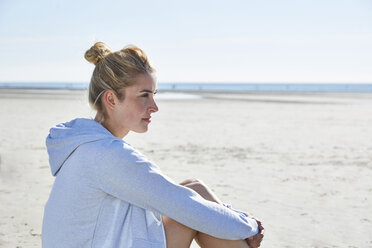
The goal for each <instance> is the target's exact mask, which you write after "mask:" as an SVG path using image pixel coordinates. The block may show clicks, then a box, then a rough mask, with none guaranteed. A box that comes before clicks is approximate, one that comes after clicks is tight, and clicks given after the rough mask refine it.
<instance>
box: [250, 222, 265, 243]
mask: <svg viewBox="0 0 372 248" xmlns="http://www.w3.org/2000/svg"><path fill="white" fill-rule="evenodd" d="M255 220H256V219H255ZM256 221H257V224H258V233H257V234H256V235H254V236H252V237H249V238H247V239H246V241H247V244H248V246H249V248H258V247H260V245H261V242H262V239H263V238H264V232H265V228H264V227H263V226H262V223H261V221H259V220H256Z"/></svg>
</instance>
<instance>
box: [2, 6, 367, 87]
mask: <svg viewBox="0 0 372 248" xmlns="http://www.w3.org/2000/svg"><path fill="white" fill-rule="evenodd" d="M97 41H103V42H105V43H106V44H107V45H109V46H110V47H111V48H112V49H113V50H120V49H121V48H123V47H124V46H126V45H128V44H134V45H137V46H139V47H140V48H142V49H143V50H144V51H145V52H146V53H147V55H148V57H149V59H150V62H151V64H152V65H153V66H154V67H155V68H156V70H157V79H158V81H159V82H225V83H228V82H246V83H260V82H265V83H372V1H370V0H348V1H344V0H280V1H278V0H229V1H226V0H224V1H219V0H205V1H202V0H187V1H177V0H156V1H145V0H136V1H133V0H132V1H126V0H121V1H112V0H111V1H110V0H106V1H102V0H101V1H95V0H81V1H72V0H63V1H62V0H61V1H57V0H48V1H45V0H44V1H41V0H32V1H30V0H0V54H1V55H0V56H1V59H0V82H89V80H90V77H91V74H92V71H93V69H94V65H92V64H89V63H88V62H87V61H86V60H85V59H84V53H85V51H86V50H87V49H89V47H90V46H92V45H93V44H94V42H97Z"/></svg>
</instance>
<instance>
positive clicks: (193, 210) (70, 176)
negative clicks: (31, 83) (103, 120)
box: [42, 119, 258, 248]
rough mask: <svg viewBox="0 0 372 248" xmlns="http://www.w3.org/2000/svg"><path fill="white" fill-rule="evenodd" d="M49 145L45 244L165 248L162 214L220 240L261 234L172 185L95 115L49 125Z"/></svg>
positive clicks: (242, 217)
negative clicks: (50, 181)
mask: <svg viewBox="0 0 372 248" xmlns="http://www.w3.org/2000/svg"><path fill="white" fill-rule="evenodd" d="M46 145H47V149H48V153H49V162H50V167H51V170H52V174H53V176H55V177H56V179H55V182H54V185H53V188H52V191H51V193H50V197H49V200H48V202H47V204H46V205H45V211H44V220H43V230H42V243H43V247H44V248H49V247H53V248H58V247H61V248H62V247H63V248H69V247H79V248H81V247H99V248H102V247H109V248H121V247H122V248H130V247H133V248H150V247H151V248H158V247H159V248H160V247H162V248H163V247H166V244H165V234H164V228H163V224H162V219H161V215H165V216H169V217H170V218H172V219H174V220H176V221H178V222H180V223H182V224H184V225H186V226H189V227H191V228H193V229H195V230H198V231H200V232H203V233H207V234H209V235H212V236H215V237H218V238H222V239H231V240H238V239H245V238H247V237H250V236H252V235H254V234H256V233H257V232H258V230H257V223H256V221H255V220H253V219H250V218H248V217H247V215H246V214H245V213H242V212H239V211H235V210H232V209H230V208H228V207H226V206H222V205H219V204H217V203H214V202H210V201H206V200H204V199H203V198H202V197H200V196H199V195H198V194H197V193H195V192H194V191H193V190H190V189H189V188H186V187H183V186H180V185H178V184H176V183H174V182H173V181H172V180H171V179H169V178H168V177H166V176H165V175H163V173H162V172H161V171H160V169H159V168H158V166H156V165H155V164H154V163H152V162H150V161H149V160H147V159H146V158H145V157H144V156H143V155H142V154H140V153H139V152H138V151H137V150H136V149H134V148H133V147H131V146H130V145H129V144H127V143H126V142H125V141H123V140H122V139H119V138H116V137H114V136H113V135H112V134H111V133H110V132H109V131H108V130H107V129H105V128H104V127H103V126H102V125H101V124H99V123H98V122H96V121H94V120H90V119H75V120H72V121H70V122H67V123H63V124H59V125H57V126H55V127H53V128H51V129H50V134H49V136H48V137H47V139H46Z"/></svg>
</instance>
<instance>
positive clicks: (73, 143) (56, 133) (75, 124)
mask: <svg viewBox="0 0 372 248" xmlns="http://www.w3.org/2000/svg"><path fill="white" fill-rule="evenodd" d="M109 137H111V138H115V137H114V136H113V135H112V134H111V133H110V132H109V131H108V130H107V129H105V128H104V127H103V126H102V125H101V124H99V123H98V122H96V121H95V120H92V119H83V118H78V119H74V120H72V121H70V122H66V123H61V124H59V125H57V126H55V127H52V128H51V129H50V131H49V135H48V137H47V138H46V147H47V151H48V154H49V164H50V169H51V171H52V175H53V176H56V175H57V173H58V171H59V170H60V169H61V167H62V166H63V164H64V162H65V161H66V159H67V158H68V157H69V156H70V155H71V154H72V153H73V152H74V151H75V150H76V148H78V147H79V146H80V145H82V144H85V143H88V142H92V141H97V140H101V139H104V138H109Z"/></svg>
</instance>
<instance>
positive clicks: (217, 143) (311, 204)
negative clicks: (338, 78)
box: [0, 90, 372, 247]
mask: <svg viewBox="0 0 372 248" xmlns="http://www.w3.org/2000/svg"><path fill="white" fill-rule="evenodd" d="M199 96H202V97H203V98H195V99H187V97H186V98H185V99H178V100H177V99H172V98H173V97H172V95H169V94H165V95H161V94H160V95H159V100H158V105H159V108H160V112H159V113H157V114H155V115H154V116H153V122H152V123H151V127H150V131H149V132H148V133H146V134H135V133H132V134H130V135H129V136H128V137H127V138H126V140H127V141H128V142H129V143H131V144H132V145H133V146H135V147H137V148H138V149H139V150H141V151H142V152H143V153H144V154H146V155H147V156H148V157H149V158H150V159H151V160H153V161H154V162H155V163H157V164H158V165H159V166H160V167H161V168H162V170H163V172H164V173H165V174H167V175H169V176H170V177H172V178H173V179H175V180H176V181H181V180H183V179H185V178H190V177H197V178H200V179H202V180H203V181H204V182H205V183H207V184H208V185H209V186H210V187H211V188H212V189H213V190H214V191H215V192H216V193H217V195H219V196H220V197H221V199H222V200H223V201H224V202H228V203H231V204H232V205H233V206H234V207H235V208H238V209H243V210H246V211H249V212H250V213H252V214H253V215H255V216H257V217H258V218H260V219H261V220H262V221H263V223H264V226H265V228H266V237H265V239H264V242H263V245H262V247H372V95H371V94H349V95H348V94H212V93H209V94H208V93H205V94H203V95H199ZM85 99H86V98H85V93H84V92H81V91H58V90H57V91H56V90H55V91H46V90H44V91H33V90H29V91H24V90H0V118H1V120H0V247H40V246H41V223H42V214H43V206H44V204H45V202H46V200H47V198H48V194H49V191H50V189H51V186H52V183H53V177H52V176H51V174H50V170H49V165H48V157H47V153H46V150H45V145H44V140H45V137H46V135H47V134H48V130H49V128H50V127H51V126H53V125H55V124H57V123H60V122H65V121H68V120H71V119H73V118H75V117H91V116H93V114H94V113H93V112H92V111H91V110H90V109H89V107H88V105H87V104H86V100H85Z"/></svg>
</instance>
